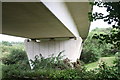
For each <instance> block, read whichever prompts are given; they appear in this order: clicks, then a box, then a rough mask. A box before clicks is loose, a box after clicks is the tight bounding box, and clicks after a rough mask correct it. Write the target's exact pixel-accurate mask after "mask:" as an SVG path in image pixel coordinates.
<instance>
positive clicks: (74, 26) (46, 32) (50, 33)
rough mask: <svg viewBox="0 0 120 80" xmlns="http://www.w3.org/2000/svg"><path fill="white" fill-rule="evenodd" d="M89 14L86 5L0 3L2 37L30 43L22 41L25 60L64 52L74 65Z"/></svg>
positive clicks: (86, 30) (76, 3)
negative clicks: (25, 54) (9, 36)
mask: <svg viewBox="0 0 120 80" xmlns="http://www.w3.org/2000/svg"><path fill="white" fill-rule="evenodd" d="M89 10H90V6H89V2H31V3H30V2H3V3H2V34H7V35H12V36H19V37H24V38H29V39H31V41H29V40H25V47H26V51H27V54H28V58H29V59H33V60H34V57H35V55H39V54H40V53H41V54H42V55H44V57H48V55H50V54H55V55H58V53H59V52H60V51H63V50H64V51H65V52H64V54H63V55H65V56H66V57H68V58H70V59H71V61H76V59H77V58H79V57H80V53H81V50H82V39H85V38H86V37H87V35H88V32H89V20H88V12H89ZM54 38H56V39H58V38H59V40H56V39H54ZM66 38H68V39H67V40H66ZM71 38H72V39H71ZM36 39H38V40H39V39H40V42H39V43H38V42H36Z"/></svg>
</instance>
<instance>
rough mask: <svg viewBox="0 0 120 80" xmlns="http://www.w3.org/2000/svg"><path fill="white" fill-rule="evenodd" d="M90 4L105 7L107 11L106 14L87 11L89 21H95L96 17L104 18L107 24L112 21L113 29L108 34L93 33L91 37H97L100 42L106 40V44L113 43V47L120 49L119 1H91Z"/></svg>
mask: <svg viewBox="0 0 120 80" xmlns="http://www.w3.org/2000/svg"><path fill="white" fill-rule="evenodd" d="M91 4H92V5H96V6H98V7H104V8H106V11H107V12H108V14H107V15H104V14H103V13H99V12H95V13H92V12H90V13H89V18H90V21H94V20H95V21H96V20H98V19H102V20H104V22H107V23H108V24H112V23H114V24H113V25H112V26H113V29H111V31H110V33H109V34H99V35H98V34H95V35H94V36H93V38H95V39H99V40H100V41H99V42H100V43H103V42H106V43H108V44H113V47H112V48H114V49H117V50H120V10H119V8H120V1H118V2H101V1H99V2H93V3H91Z"/></svg>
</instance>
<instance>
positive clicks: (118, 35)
mask: <svg viewBox="0 0 120 80" xmlns="http://www.w3.org/2000/svg"><path fill="white" fill-rule="evenodd" d="M93 39H98V40H99V43H101V44H104V43H107V44H111V45H113V47H111V49H114V50H117V51H118V50H120V29H118V28H113V29H111V31H110V32H109V33H107V34H94V36H93ZM117 51H116V52H117Z"/></svg>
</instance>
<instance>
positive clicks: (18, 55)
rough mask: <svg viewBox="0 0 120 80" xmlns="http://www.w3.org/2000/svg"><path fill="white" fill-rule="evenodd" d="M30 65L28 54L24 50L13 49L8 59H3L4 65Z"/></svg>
mask: <svg viewBox="0 0 120 80" xmlns="http://www.w3.org/2000/svg"><path fill="white" fill-rule="evenodd" d="M23 62H27V63H28V58H27V54H26V52H25V51H24V50H22V49H17V48H13V49H11V51H10V54H8V55H7V56H6V57H3V58H2V63H3V64H6V65H10V64H21V63H23Z"/></svg>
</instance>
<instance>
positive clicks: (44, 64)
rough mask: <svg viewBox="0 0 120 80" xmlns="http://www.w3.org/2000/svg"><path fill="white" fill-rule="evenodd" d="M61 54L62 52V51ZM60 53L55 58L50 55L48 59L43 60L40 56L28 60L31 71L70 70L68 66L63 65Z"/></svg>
mask: <svg viewBox="0 0 120 80" xmlns="http://www.w3.org/2000/svg"><path fill="white" fill-rule="evenodd" d="M62 52H63V51H62ZM62 52H60V53H59V54H58V55H57V56H54V55H52V56H51V57H49V58H44V57H43V56H42V55H41V54H40V56H38V55H36V56H35V60H30V62H31V64H32V67H33V69H35V70H37V69H52V68H53V69H60V70H62V69H67V68H70V66H69V65H68V64H65V63H64V61H63V60H62V59H63V56H61V54H62Z"/></svg>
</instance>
